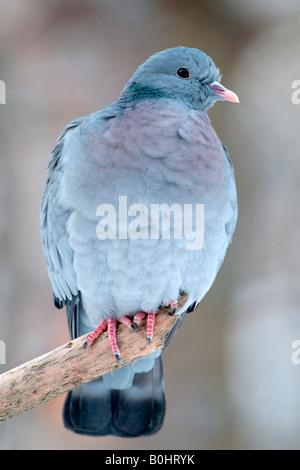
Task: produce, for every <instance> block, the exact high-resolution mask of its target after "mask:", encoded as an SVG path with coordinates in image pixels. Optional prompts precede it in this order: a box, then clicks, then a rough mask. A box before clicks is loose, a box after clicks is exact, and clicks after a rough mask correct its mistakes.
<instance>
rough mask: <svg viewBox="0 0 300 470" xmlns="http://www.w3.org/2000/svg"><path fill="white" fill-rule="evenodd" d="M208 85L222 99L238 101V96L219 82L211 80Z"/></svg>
mask: <svg viewBox="0 0 300 470" xmlns="http://www.w3.org/2000/svg"><path fill="white" fill-rule="evenodd" d="M209 87H210V88H211V89H212V90H213V91H214V92H215V94H216V95H217V96H219V97H220V98H222V100H226V101H232V103H239V102H240V100H239V97H238V96H237V95H236V94H235V93H233V91H231V90H227V88H225V87H224V86H223V85H221V83H219V82H212V83H211V84H210V85H209Z"/></svg>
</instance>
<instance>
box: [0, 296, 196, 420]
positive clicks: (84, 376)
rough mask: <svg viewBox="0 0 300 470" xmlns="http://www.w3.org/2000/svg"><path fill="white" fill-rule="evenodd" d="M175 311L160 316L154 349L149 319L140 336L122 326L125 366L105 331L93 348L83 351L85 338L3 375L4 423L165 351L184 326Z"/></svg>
mask: <svg viewBox="0 0 300 470" xmlns="http://www.w3.org/2000/svg"><path fill="white" fill-rule="evenodd" d="M186 300H187V296H186V295H183V296H182V297H181V298H180V300H179V302H178V308H181V307H182V306H183V305H184V304H185V302H186ZM171 311H172V310H171V309H170V308H169V307H168V308H165V309H163V310H161V311H160V313H159V315H157V316H156V320H155V334H154V337H153V339H152V340H151V345H150V346H149V345H148V344H147V341H146V324H145V320H144V321H143V322H142V323H141V324H140V325H139V330H138V332H137V333H135V332H133V331H131V330H130V329H129V328H128V327H127V326H126V325H123V324H119V325H118V332H117V335H118V346H119V349H120V353H121V358H122V361H123V365H120V364H118V363H117V361H116V359H115V357H114V355H113V354H112V352H111V350H110V347H109V345H108V344H109V343H108V337H107V332H105V333H103V334H102V335H101V336H100V338H98V339H97V340H96V341H95V343H94V344H93V345H92V346H91V347H88V348H86V349H84V348H83V345H84V343H85V341H86V338H87V336H88V335H83V336H81V337H80V338H76V339H75V340H73V341H69V342H68V343H67V344H64V345H63V346H60V347H59V348H57V349H54V350H53V351H51V352H49V353H47V354H44V355H43V356H40V357H38V358H36V359H33V360H31V361H29V362H27V363H25V364H22V365H20V366H18V367H16V368H15V369H12V370H10V371H8V372H5V373H4V374H2V375H0V421H6V420H7V419H8V418H12V417H13V416H17V415H18V414H21V413H24V412H25V411H28V410H30V409H32V408H34V407H36V406H38V405H40V404H42V403H45V402H47V401H50V400H52V399H53V398H56V397H58V396H59V395H61V394H63V393H66V392H68V391H69V390H73V389H74V388H76V387H78V386H79V385H82V384H84V383H86V382H90V381H91V380H94V379H97V378H98V377H101V376H102V375H105V374H107V373H109V372H111V371H113V370H116V369H118V368H119V367H124V366H126V365H128V364H130V363H132V362H134V361H137V360H138V359H141V358H143V357H145V356H147V355H148V354H150V353H152V352H154V351H156V350H157V349H161V348H163V347H164V346H165V341H166V337H167V335H168V333H169V332H170V331H171V329H172V328H173V327H174V328H176V327H177V326H178V324H180V317H178V316H177V315H174V316H171V315H170V312H171ZM175 324H177V325H176V326H175Z"/></svg>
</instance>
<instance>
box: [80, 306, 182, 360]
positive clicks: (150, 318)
mask: <svg viewBox="0 0 300 470" xmlns="http://www.w3.org/2000/svg"><path fill="white" fill-rule="evenodd" d="M170 307H171V308H173V309H174V310H173V313H175V311H176V307H177V301H175V300H174V301H173V300H171V301H170ZM155 315H156V312H154V311H153V310H150V311H149V312H148V313H146V312H144V311H142V310H141V311H140V312H138V313H137V314H136V315H135V316H134V317H133V323H132V320H131V319H130V318H129V317H127V316H123V317H121V318H119V319H118V320H116V319H115V318H113V317H111V318H109V319H108V320H103V321H102V322H101V323H100V325H99V326H98V327H97V328H96V329H95V330H94V331H93V332H92V333H91V334H90V335H89V336H88V337H87V340H86V341H85V343H84V345H83V347H84V349H86V348H87V347H88V346H92V344H93V343H94V342H95V341H96V339H97V338H99V336H100V335H101V334H102V333H103V332H104V331H106V330H108V341H109V344H110V347H111V350H112V352H113V354H114V356H115V358H116V360H117V361H118V363H119V364H123V362H122V361H121V358H120V350H119V348H118V343H117V333H116V331H117V324H118V323H124V324H125V325H127V326H128V327H129V328H130V329H131V330H133V331H135V332H136V331H137V327H138V325H139V324H140V323H141V321H142V320H143V318H145V317H147V342H148V344H149V345H150V344H151V339H152V338H153V331H154V324H155Z"/></svg>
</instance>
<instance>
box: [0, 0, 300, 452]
mask: <svg viewBox="0 0 300 470" xmlns="http://www.w3.org/2000/svg"><path fill="white" fill-rule="evenodd" d="M178 45H184V46H190V47H197V48H199V49H201V50H203V51H205V52H206V53H207V54H209V55H210V56H211V57H212V58H213V60H214V61H215V63H216V64H217V66H218V67H219V68H220V69H221V71H222V74H223V79H222V83H223V84H224V85H225V86H227V87H228V88H230V89H232V90H234V91H235V92H236V93H237V94H238V95H239V98H240V104H239V105H232V104H231V103H217V104H216V105H215V107H214V108H213V109H212V110H211V111H210V113H209V115H210V118H211V120H212V122H213V125H214V127H215V129H216V131H217V133H218V135H219V137H220V138H221V140H222V141H223V142H224V143H225V145H226V146H227V147H228V148H229V150H230V154H231V157H232V160H233V163H234V166H235V172H236V180H237V189H238V196H239V220H238V225H237V229H236V233H235V235H234V239H233V243H232V245H231V247H230V249H229V251H228V253H227V257H226V260H225V262H224V265H223V267H222V269H221V271H220V273H219V275H218V277H217V280H216V282H215V284H214V285H213V287H212V289H211V290H210V292H209V293H208V294H207V296H206V297H205V299H204V300H203V301H202V302H201V304H200V306H199V308H198V310H197V311H196V312H195V313H194V314H192V315H189V316H188V318H187V319H186V320H185V322H184V324H183V326H182V327H181V330H180V333H179V334H178V335H177V337H176V339H175V340H174V341H173V342H172V344H171V346H170V347H169V348H168V349H167V350H166V351H165V353H164V371H165V384H166V397H167V414H166V419H165V424H164V427H163V429H162V430H161V431H160V432H159V433H158V434H157V435H155V436H153V437H150V438H139V439H129V440H122V439H118V438H114V437H105V438H88V437H80V436H77V435H74V434H72V433H70V432H69V431H67V430H65V429H64V427H63V425H62V418H61V408H62V404H63V401H64V397H60V398H58V399H56V400H53V401H52V402H50V403H47V404H45V405H42V406H39V407H37V408H35V409H34V410H31V411H29V412H27V413H25V414H24V415H21V416H18V417H16V418H13V419H11V420H9V421H7V422H5V423H1V424H0V449H158V450H159V449H170V450H171V449H186V450H188V449H300V394H299V389H300V365H298V366H297V365H294V364H293V363H292V361H291V355H292V352H293V350H292V348H291V344H292V342H293V341H294V340H296V339H300V312H299V310H300V274H299V262H300V250H299V234H300V215H299V214H300V210H299V201H300V184H299V181H300V159H299V152H300V129H299V126H300V105H296V104H293V102H292V99H291V97H292V93H293V90H292V82H293V81H294V80H299V79H300V62H299V56H300V6H299V0H288V1H285V2H282V0H265V1H264V2H258V1H257V0H248V1H247V2H245V1H241V0H214V1H210V0H172V1H171V0H64V1H61V0H43V2H42V1H38V0H9V1H8V0H0V79H1V80H3V81H5V83H6V88H7V96H6V104H5V105H4V104H1V105H0V296H1V297H0V298H1V302H0V339H1V340H2V341H5V344H6V356H7V357H6V364H5V365H2V364H0V373H2V372H5V371H6V370H9V369H11V368H13V367H15V366H17V365H19V364H21V363H23V362H25V361H28V360H30V359H32V358H34V357H37V356H39V355H41V354H43V353H45V352H47V351H50V350H51V349H54V348H56V347H57V346H59V345H61V344H63V343H65V342H66V341H67V340H68V331H67V324H66V318H65V314H64V312H62V311H58V310H56V309H55V308H54V306H53V304H52V293H51V287H50V283H49V281H48V276H47V272H46V264H45V262H44V259H43V254H42V246H41V241H40V235H39V206H40V200H41V197H42V193H43V188H44V184H45V179H46V165H47V162H48V159H49V153H50V151H51V150H52V148H53V147H54V145H55V141H56V139H57V137H58V136H59V134H60V132H61V130H62V128H63V127H64V126H65V125H66V124H67V123H68V122H69V121H71V120H73V119H75V118H77V117H80V116H84V115H87V114H90V113H92V112H94V111H96V110H98V109H100V108H102V107H105V106H107V105H108V104H110V103H111V102H112V101H114V100H115V99H117V98H118V96H119V93H120V91H121V90H122V88H123V86H124V84H125V82H126V81H127V80H128V79H129V77H130V76H131V75H132V73H133V72H134V71H135V69H136V68H137V66H138V65H140V64H141V63H142V62H144V61H145V60H146V59H147V58H148V56H149V55H151V54H153V53H155V52H157V51H159V50H162V49H165V48H168V47H174V46H178Z"/></svg>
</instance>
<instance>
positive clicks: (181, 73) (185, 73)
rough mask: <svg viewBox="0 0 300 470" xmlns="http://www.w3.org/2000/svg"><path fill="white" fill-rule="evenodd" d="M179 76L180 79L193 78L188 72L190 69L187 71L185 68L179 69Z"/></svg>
mask: <svg viewBox="0 0 300 470" xmlns="http://www.w3.org/2000/svg"><path fill="white" fill-rule="evenodd" d="M177 75H178V77H180V78H191V75H190V72H189V71H188V69H185V68H180V69H178V70H177Z"/></svg>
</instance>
